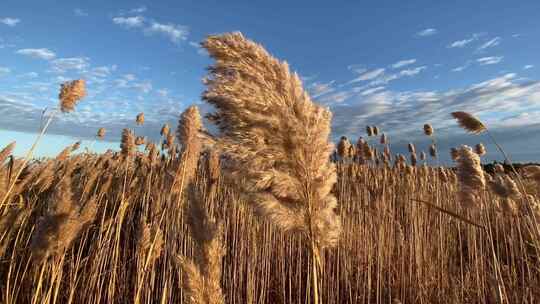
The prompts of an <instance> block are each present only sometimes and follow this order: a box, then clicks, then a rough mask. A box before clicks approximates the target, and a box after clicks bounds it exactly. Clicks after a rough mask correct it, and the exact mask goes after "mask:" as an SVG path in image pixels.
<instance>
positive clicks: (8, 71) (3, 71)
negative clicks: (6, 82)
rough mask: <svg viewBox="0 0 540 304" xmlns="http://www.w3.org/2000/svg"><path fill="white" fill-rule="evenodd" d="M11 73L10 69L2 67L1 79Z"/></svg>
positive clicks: (0, 71)
mask: <svg viewBox="0 0 540 304" xmlns="http://www.w3.org/2000/svg"><path fill="white" fill-rule="evenodd" d="M9 73H11V70H10V69H9V68H6V67H1V66H0V77H2V76H6V75H7V74H9Z"/></svg>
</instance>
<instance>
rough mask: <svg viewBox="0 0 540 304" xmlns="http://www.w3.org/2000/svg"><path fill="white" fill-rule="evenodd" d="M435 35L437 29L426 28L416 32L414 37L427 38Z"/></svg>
mask: <svg viewBox="0 0 540 304" xmlns="http://www.w3.org/2000/svg"><path fill="white" fill-rule="evenodd" d="M437 33H438V31H437V29H434V28H427V29H424V30H421V31H419V32H417V33H416V36H419V37H427V36H433V35H435V34H437Z"/></svg>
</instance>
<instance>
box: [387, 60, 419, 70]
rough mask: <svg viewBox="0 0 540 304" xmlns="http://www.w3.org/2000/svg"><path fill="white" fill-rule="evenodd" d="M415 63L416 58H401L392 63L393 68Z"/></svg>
mask: <svg viewBox="0 0 540 304" xmlns="http://www.w3.org/2000/svg"><path fill="white" fill-rule="evenodd" d="M414 63H416V59H406V60H400V61H398V62H396V63H394V64H392V68H394V69H399V68H402V67H404V66H408V65H411V64H414Z"/></svg>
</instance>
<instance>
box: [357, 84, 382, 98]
mask: <svg viewBox="0 0 540 304" xmlns="http://www.w3.org/2000/svg"><path fill="white" fill-rule="evenodd" d="M382 90H384V87H382V86H381V87H374V88H371V89H367V90H364V91H362V92H361V93H360V95H362V96H367V95H371V94H374V93H377V92H379V91H382Z"/></svg>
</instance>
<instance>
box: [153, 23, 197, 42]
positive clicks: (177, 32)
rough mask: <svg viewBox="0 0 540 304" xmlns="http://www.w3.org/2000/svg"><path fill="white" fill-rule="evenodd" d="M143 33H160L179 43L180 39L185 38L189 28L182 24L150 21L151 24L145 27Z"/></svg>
mask: <svg viewBox="0 0 540 304" xmlns="http://www.w3.org/2000/svg"><path fill="white" fill-rule="evenodd" d="M145 33H147V34H149V35H151V34H154V33H155V34H161V35H164V36H166V37H168V38H169V39H170V40H171V41H172V42H173V43H179V42H180V41H181V40H186V39H187V36H188V33H189V29H188V27H187V26H184V25H178V24H173V23H168V24H163V23H158V22H152V25H151V26H149V27H147V28H146V29H145Z"/></svg>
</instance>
